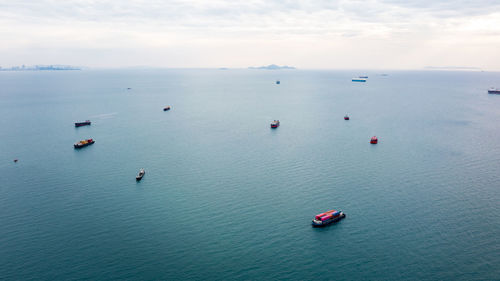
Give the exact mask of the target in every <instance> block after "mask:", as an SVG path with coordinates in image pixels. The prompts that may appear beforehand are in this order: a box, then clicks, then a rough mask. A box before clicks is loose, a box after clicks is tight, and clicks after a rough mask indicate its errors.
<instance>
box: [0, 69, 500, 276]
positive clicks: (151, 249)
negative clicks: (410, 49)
mask: <svg viewBox="0 0 500 281" xmlns="http://www.w3.org/2000/svg"><path fill="white" fill-rule="evenodd" d="M359 75H367V76H369V78H368V79H367V82H366V83H360V82H352V81H351V78H352V77H357V76H359ZM277 80H279V81H280V82H281V83H280V84H279V85H278V84H277V83H276V81H277ZM491 86H494V87H500V73H499V72H487V71H486V72H481V71H430V70H429V71H389V70H386V71H373V70H372V71H366V70H255V69H107V70H104V69H94V70H92V69H86V70H81V71H17V72H16V71H3V72H0V279H2V280H500V95H492V94H488V93H487V89H488V88H489V87H491ZM128 88H130V89H128ZM168 105H169V106H171V107H172V109H171V110H170V111H163V108H164V107H165V106H168ZM346 114H348V115H349V116H350V120H349V121H345V120H344V115H346ZM87 119H89V120H91V122H92V125H91V126H85V127H79V128H75V126H74V122H77V121H84V120H87ZM273 120H280V122H281V126H280V127H279V128H277V129H271V128H270V123H271V122H272V121H273ZM372 136H377V137H378V139H379V142H378V144H375V145H373V144H370V138H371V137H372ZM87 138H93V139H94V140H95V144H93V145H90V146H88V147H84V148H82V149H74V148H73V144H74V143H75V142H77V141H79V140H82V139H87ZM14 159H18V161H17V162H14ZM141 168H144V169H145V170H146V174H145V176H144V178H143V179H142V181H139V182H138V181H136V179H135V176H136V175H137V173H138V172H139V169H141ZM331 209H336V210H342V211H344V212H345V214H346V218H345V219H343V220H341V221H340V222H338V223H336V224H332V225H329V226H327V227H324V228H313V227H311V220H312V219H313V217H314V216H315V215H316V214H319V213H322V212H324V211H327V210H331Z"/></svg>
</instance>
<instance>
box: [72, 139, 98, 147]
mask: <svg viewBox="0 0 500 281" xmlns="http://www.w3.org/2000/svg"><path fill="white" fill-rule="evenodd" d="M94 142H95V140H93V139H86V140H81V141H79V142H77V143H75V144H74V145H73V146H74V147H75V148H82V147H86V146H88V145H91V144H94Z"/></svg>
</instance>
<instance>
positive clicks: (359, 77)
mask: <svg viewBox="0 0 500 281" xmlns="http://www.w3.org/2000/svg"><path fill="white" fill-rule="evenodd" d="M359 78H365V79H366V78H368V76H366V75H364V76H359Z"/></svg>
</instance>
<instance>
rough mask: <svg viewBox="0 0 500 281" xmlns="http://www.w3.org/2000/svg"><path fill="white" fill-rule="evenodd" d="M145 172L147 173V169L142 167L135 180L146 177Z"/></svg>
mask: <svg viewBox="0 0 500 281" xmlns="http://www.w3.org/2000/svg"><path fill="white" fill-rule="evenodd" d="M144 174H146V171H144V169H141V170H140V171H139V174H138V175H137V176H136V177H135V180H138V181H140V180H142V177H144Z"/></svg>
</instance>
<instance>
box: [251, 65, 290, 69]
mask: <svg viewBox="0 0 500 281" xmlns="http://www.w3.org/2000/svg"><path fill="white" fill-rule="evenodd" d="M248 69H267V70H276V69H295V67H293V66H288V65H284V66H279V65H275V64H270V65H268V66H257V67H256V66H250V67H249V68H248Z"/></svg>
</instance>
